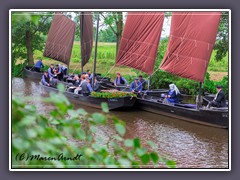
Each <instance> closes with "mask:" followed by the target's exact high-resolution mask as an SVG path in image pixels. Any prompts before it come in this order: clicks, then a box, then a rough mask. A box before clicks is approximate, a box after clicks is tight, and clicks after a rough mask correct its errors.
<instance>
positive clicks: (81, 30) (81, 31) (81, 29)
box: [79, 12, 84, 72]
mask: <svg viewBox="0 0 240 180" xmlns="http://www.w3.org/2000/svg"><path fill="white" fill-rule="evenodd" d="M80 14H82V22H80V23H82V28H79V31H80V32H79V35H80V36H81V34H80V33H82V36H81V38H83V26H84V24H83V23H84V22H83V21H84V14H83V12H82V13H80ZM80 23H79V24H80ZM80 44H81V51H80V57H81V59H82V63H81V70H82V72H83V59H84V56H83V54H82V47H83V40H82V39H80Z"/></svg>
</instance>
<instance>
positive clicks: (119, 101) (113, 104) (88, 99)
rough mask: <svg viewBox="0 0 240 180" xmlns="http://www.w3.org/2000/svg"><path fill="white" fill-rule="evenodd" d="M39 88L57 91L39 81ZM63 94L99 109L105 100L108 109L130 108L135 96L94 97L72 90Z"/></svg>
mask: <svg viewBox="0 0 240 180" xmlns="http://www.w3.org/2000/svg"><path fill="white" fill-rule="evenodd" d="M39 84H40V86H41V88H43V89H44V90H46V91H53V92H58V91H59V90H58V89H57V88H53V87H48V86H44V85H43V84H42V83H41V82H40V83H39ZM64 94H65V96H66V97H68V98H70V99H73V100H75V101H76V102H77V103H79V104H83V105H86V106H89V107H94V108H98V109H101V103H103V102H105V103H107V104H108V108H109V110H117V109H130V108H132V107H133V106H134V103H135V101H136V97H130V96H126V97H120V98H96V97H93V96H91V95H90V96H83V95H81V94H74V93H72V92H64Z"/></svg>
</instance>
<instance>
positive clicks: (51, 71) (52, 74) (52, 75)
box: [48, 64, 55, 78]
mask: <svg viewBox="0 0 240 180" xmlns="http://www.w3.org/2000/svg"><path fill="white" fill-rule="evenodd" d="M48 75H49V76H50V78H53V77H54V76H55V75H54V65H53V64H51V65H50V67H49V68H48Z"/></svg>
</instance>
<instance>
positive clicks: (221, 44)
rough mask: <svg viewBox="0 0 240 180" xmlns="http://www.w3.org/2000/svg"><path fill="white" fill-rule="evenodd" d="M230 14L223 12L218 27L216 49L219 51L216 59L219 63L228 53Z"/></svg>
mask: <svg viewBox="0 0 240 180" xmlns="http://www.w3.org/2000/svg"><path fill="white" fill-rule="evenodd" d="M228 17H229V14H228V12H222V16H221V19H220V23H219V26H218V35H217V41H216V44H215V47H214V49H215V50H216V51H217V52H216V55H215V59H216V60H217V61H220V60H222V58H223V57H225V56H226V54H227V52H228V31H229V21H228Z"/></svg>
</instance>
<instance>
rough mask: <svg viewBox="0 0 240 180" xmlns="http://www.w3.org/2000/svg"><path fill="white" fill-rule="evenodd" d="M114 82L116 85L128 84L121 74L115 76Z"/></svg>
mask: <svg viewBox="0 0 240 180" xmlns="http://www.w3.org/2000/svg"><path fill="white" fill-rule="evenodd" d="M121 81H122V82H121ZM114 83H115V84H117V85H121V84H124V85H127V84H128V83H127V80H126V79H125V78H124V77H122V76H120V78H116V79H115V80H114Z"/></svg>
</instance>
